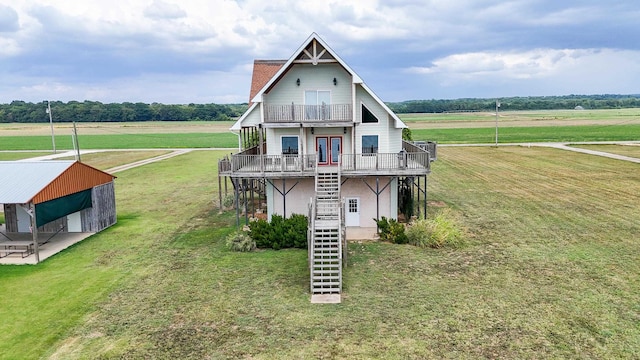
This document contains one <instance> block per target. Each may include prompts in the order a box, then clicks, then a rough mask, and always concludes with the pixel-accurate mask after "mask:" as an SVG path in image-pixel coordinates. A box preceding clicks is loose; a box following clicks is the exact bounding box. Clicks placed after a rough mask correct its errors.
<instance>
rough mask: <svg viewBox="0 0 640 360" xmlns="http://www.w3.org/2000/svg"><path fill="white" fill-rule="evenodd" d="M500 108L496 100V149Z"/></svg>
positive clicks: (498, 101)
mask: <svg viewBox="0 0 640 360" xmlns="http://www.w3.org/2000/svg"><path fill="white" fill-rule="evenodd" d="M499 108H500V100H496V147H498V109H499Z"/></svg>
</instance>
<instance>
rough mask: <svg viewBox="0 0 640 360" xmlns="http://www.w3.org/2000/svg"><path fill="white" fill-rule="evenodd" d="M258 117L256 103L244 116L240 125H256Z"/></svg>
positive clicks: (258, 108) (258, 112) (258, 120)
mask: <svg viewBox="0 0 640 360" xmlns="http://www.w3.org/2000/svg"><path fill="white" fill-rule="evenodd" d="M260 118H261V117H260V105H258V106H256V107H255V108H254V109H253V111H252V112H251V113H250V114H249V115H247V117H246V118H244V120H243V121H242V126H244V127H249V126H257V125H258V124H260Z"/></svg>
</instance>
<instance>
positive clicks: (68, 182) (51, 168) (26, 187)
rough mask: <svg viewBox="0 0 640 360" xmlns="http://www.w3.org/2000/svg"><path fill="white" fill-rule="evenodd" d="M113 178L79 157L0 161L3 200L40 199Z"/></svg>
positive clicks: (18, 202) (25, 200) (91, 185)
mask: <svg viewBox="0 0 640 360" xmlns="http://www.w3.org/2000/svg"><path fill="white" fill-rule="evenodd" d="M114 178H115V176H113V175H110V174H107V173H105V172H103V171H101V170H98V169H95V168H93V167H91V166H88V165H85V164H83V163H80V162H77V161H64V160H56V161H0V204H26V203H28V202H30V201H33V202H34V203H41V202H45V201H48V200H52V199H55V198H58V197H62V196H66V195H69V194H72V193H75V192H78V191H82V190H86V189H90V188H92V187H93V186H96V185H100V184H104V183H107V182H109V181H112V180H113V179H114Z"/></svg>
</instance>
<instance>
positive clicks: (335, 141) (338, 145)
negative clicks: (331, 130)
mask: <svg viewBox="0 0 640 360" xmlns="http://www.w3.org/2000/svg"><path fill="white" fill-rule="evenodd" d="M316 154H318V165H338V163H339V161H340V154H342V136H318V137H316Z"/></svg>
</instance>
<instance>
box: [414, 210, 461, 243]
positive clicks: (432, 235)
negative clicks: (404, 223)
mask: <svg viewBox="0 0 640 360" xmlns="http://www.w3.org/2000/svg"><path fill="white" fill-rule="evenodd" d="M463 235H464V234H463V232H462V230H461V229H460V228H459V227H458V225H457V224H456V221H455V218H454V217H453V216H452V214H451V212H450V211H448V210H445V211H442V212H440V213H439V214H438V215H436V217H434V218H433V219H420V220H415V221H413V222H412V223H411V224H410V225H409V227H408V228H407V241H408V242H409V244H412V245H415V246H419V247H430V248H441V247H453V248H459V247H461V246H463V245H464V236H463Z"/></svg>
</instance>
